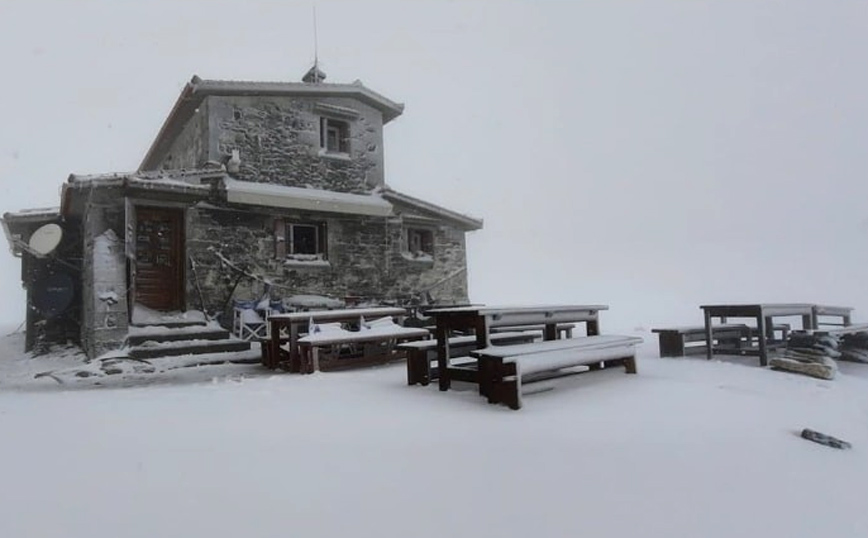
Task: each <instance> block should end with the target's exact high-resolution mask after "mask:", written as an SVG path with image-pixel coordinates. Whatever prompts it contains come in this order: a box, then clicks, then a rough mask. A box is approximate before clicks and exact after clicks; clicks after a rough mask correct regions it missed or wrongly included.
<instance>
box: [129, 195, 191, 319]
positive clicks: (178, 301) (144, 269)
mask: <svg viewBox="0 0 868 538" xmlns="http://www.w3.org/2000/svg"><path fill="white" fill-rule="evenodd" d="M135 295H136V302H137V303H140V304H142V305H144V306H146V307H148V308H152V309H154V310H160V311H164V312H169V311H175V310H183V308H184V212H183V210H181V209H166V208H158V207H143V206H138V207H136V266H135Z"/></svg>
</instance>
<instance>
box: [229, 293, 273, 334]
mask: <svg viewBox="0 0 868 538" xmlns="http://www.w3.org/2000/svg"><path fill="white" fill-rule="evenodd" d="M248 303H251V304H248ZM232 332H233V333H234V334H235V336H237V337H238V338H240V339H242V340H246V341H248V342H249V341H251V340H267V339H268V338H269V334H268V333H269V330H268V321H267V320H266V319H263V318H262V316H261V315H259V313H258V312H257V311H256V310H254V309H253V305H252V301H236V302H235V307H234V309H233V316H232Z"/></svg>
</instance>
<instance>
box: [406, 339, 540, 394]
mask: <svg viewBox="0 0 868 538" xmlns="http://www.w3.org/2000/svg"><path fill="white" fill-rule="evenodd" d="M538 336H539V335H538V334H537V333H535V332H527V331H512V332H501V333H492V334H491V335H489V341H490V342H491V344H492V345H498V346H507V345H512V344H526V343H529V342H533V341H534V340H535V339H536V338H537V337H538ZM476 345H477V344H476V336H474V335H470V336H453V337H452V338H450V339H449V354H450V356H451V357H452V358H453V360H454V359H455V358H456V357H457V358H458V360H463V361H465V363H464V364H462V365H461V368H466V369H468V370H469V371H471V372H475V370H476V360H475V359H474V360H467V355H468V354H469V353H470V352H471V351H473V350H474V349H476ZM398 349H401V350H404V351H406V352H407V384H408V385H416V384H421V385H423V386H425V385H428V383H430V382H431V381H433V380H435V379H437V378H438V371H437V368H436V367H432V362H433V363H436V362H437V340H416V341H413V342H404V343H403V344H400V345H399V346H398ZM453 377H455V376H453ZM455 378H456V379H459V380H462V379H460V378H459V377H455Z"/></svg>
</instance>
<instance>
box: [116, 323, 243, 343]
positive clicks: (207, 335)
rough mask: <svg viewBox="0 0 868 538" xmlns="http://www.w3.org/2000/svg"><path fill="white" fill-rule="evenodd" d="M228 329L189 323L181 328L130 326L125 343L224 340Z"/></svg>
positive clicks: (227, 335) (227, 334) (228, 335)
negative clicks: (189, 324)
mask: <svg viewBox="0 0 868 538" xmlns="http://www.w3.org/2000/svg"><path fill="white" fill-rule="evenodd" d="M229 337H230V334H229V331H227V330H226V329H223V328H222V327H215V326H202V325H198V324H197V325H191V326H188V327H183V328H174V329H171V328H165V327H130V332H129V336H127V344H129V345H130V346H138V345H141V344H144V343H145V342H178V341H182V340H225V339H227V338H229Z"/></svg>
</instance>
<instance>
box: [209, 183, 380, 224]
mask: <svg viewBox="0 0 868 538" xmlns="http://www.w3.org/2000/svg"><path fill="white" fill-rule="evenodd" d="M223 184H224V186H225V188H226V201H227V202H229V203H233V204H244V205H256V206H263V207H280V208H285V209H301V210H307V211H326V212H331V213H349V214H353V215H367V216H372V217H387V216H389V215H391V214H392V204H390V203H389V202H387V201H386V200H384V199H383V198H381V197H380V196H378V195H376V194H369V195H365V194H348V193H344V192H334V191H324V190H318V189H305V188H301V187H285V186H283V185H272V184H269V183H254V182H251V181H238V180H236V179H232V178H230V177H226V178H225V179H224V180H223Z"/></svg>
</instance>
